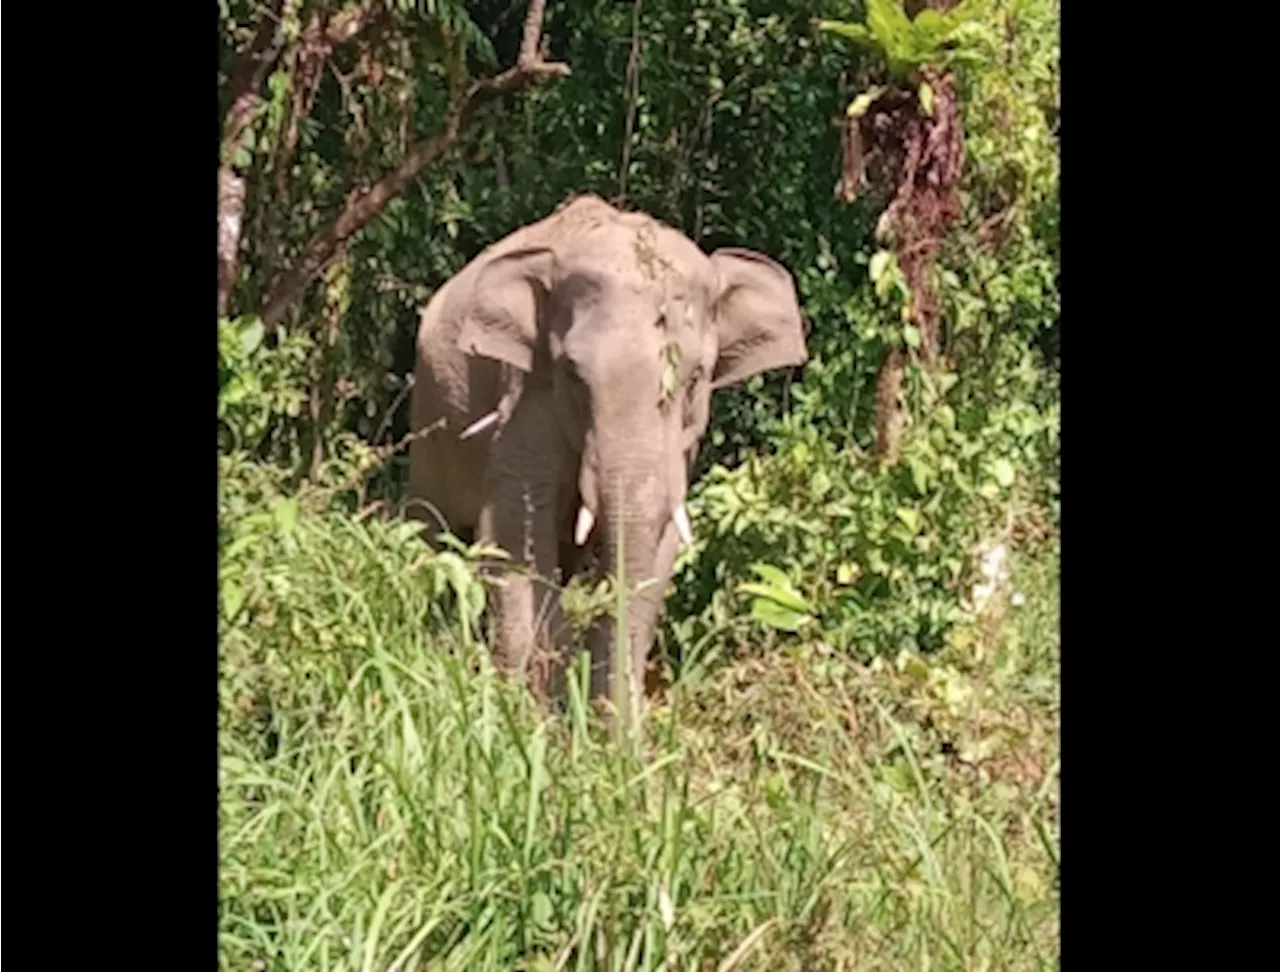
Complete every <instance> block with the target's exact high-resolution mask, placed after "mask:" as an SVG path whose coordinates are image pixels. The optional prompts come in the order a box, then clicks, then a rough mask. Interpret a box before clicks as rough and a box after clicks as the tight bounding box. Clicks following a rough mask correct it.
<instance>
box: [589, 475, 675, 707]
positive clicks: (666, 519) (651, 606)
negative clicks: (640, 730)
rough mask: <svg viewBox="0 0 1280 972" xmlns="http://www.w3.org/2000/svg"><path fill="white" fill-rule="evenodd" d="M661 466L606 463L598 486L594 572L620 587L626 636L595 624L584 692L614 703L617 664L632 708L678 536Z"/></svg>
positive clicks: (607, 623)
mask: <svg viewBox="0 0 1280 972" xmlns="http://www.w3.org/2000/svg"><path fill="white" fill-rule="evenodd" d="M663 468H664V466H663V463H662V462H661V459H660V456H659V455H657V454H655V455H651V456H648V457H647V460H646V459H645V458H644V457H642V456H639V455H637V454H634V453H633V454H632V455H629V456H627V457H626V459H625V462H623V463H619V464H613V465H612V467H610V466H609V465H606V466H605V467H604V468H603V469H602V471H601V472H602V475H601V483H600V487H601V488H600V492H599V494H598V495H599V499H600V504H599V505H600V509H599V510H598V513H597V515H598V517H599V522H598V526H597V530H598V532H599V535H600V552H601V555H602V558H603V563H602V565H601V566H602V567H603V568H604V570H605V571H607V572H608V573H609V574H611V575H613V576H614V578H615V583H616V582H617V580H618V577H617V574H618V571H619V568H621V570H622V575H623V576H622V579H623V580H624V581H625V585H626V591H627V596H626V602H625V603H626V622H627V623H626V629H627V630H626V634H627V637H625V638H618V637H617V635H616V625H615V624H614V619H613V617H612V616H610V617H609V618H606V619H604V620H602V621H601V623H599V624H597V625H596V627H595V628H594V629H593V631H592V635H591V639H590V648H591V669H592V671H591V694H592V695H593V696H594V697H597V698H599V697H608V698H612V699H614V700H615V701H618V699H617V697H616V696H615V695H614V685H613V682H612V675H613V674H614V673H615V672H616V671H618V666H619V665H621V664H623V663H624V659H625V661H626V662H627V663H629V665H630V678H629V683H630V685H629V690H630V693H631V696H632V701H633V703H635V704H638V703H639V698H640V686H642V685H643V684H644V666H645V664H646V662H647V659H648V656H649V649H650V647H651V645H652V643H653V635H654V629H655V627H656V625H657V621H658V616H659V614H660V613H661V610H662V603H663V599H664V595H665V592H666V586H667V583H668V581H669V580H670V577H671V567H672V564H673V562H674V559H675V552H676V548H677V545H678V539H679V531H678V529H677V527H676V525H675V521H674V519H673V517H672V506H673V504H672V503H671V501H670V497H669V496H668V489H667V485H668V484H667V482H666V477H665V476H664V475H663V472H662V471H663Z"/></svg>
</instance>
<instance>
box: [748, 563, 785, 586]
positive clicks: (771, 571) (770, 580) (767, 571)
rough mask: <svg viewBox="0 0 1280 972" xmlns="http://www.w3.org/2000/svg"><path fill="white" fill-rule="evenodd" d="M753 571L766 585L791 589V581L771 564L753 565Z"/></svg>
mask: <svg viewBox="0 0 1280 972" xmlns="http://www.w3.org/2000/svg"><path fill="white" fill-rule="evenodd" d="M751 569H752V570H753V571H754V572H755V574H756V576H757V577H759V578H760V579H761V580H762V581H764V582H765V583H766V584H773V585H775V586H776V587H785V588H790V587H791V581H790V580H789V579H788V578H787V575H786V574H785V573H783V572H782V571H781V570H779V569H778V568H777V567H774V566H772V565H771V564H759V563H757V564H752V565H751Z"/></svg>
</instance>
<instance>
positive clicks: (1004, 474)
mask: <svg viewBox="0 0 1280 972" xmlns="http://www.w3.org/2000/svg"><path fill="white" fill-rule="evenodd" d="M991 474H992V475H993V476H995V478H996V482H997V483H999V484H1000V487H1001V488H1002V489H1008V488H1009V487H1010V486H1012V485H1013V463H1011V462H1010V461H1009V460H1008V459H997V460H996V461H995V462H994V463H992V465H991Z"/></svg>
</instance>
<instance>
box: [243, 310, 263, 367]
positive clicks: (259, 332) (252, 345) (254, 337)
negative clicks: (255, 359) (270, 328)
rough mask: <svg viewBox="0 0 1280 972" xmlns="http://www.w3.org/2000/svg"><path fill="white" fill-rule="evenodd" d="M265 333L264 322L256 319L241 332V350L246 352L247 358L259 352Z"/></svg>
mask: <svg viewBox="0 0 1280 972" xmlns="http://www.w3.org/2000/svg"><path fill="white" fill-rule="evenodd" d="M265 333H266V332H265V329H264V328H263V326H262V321H261V320H260V319H259V318H256V317H255V318H254V319H253V320H252V321H250V322H249V324H248V325H247V326H246V327H245V328H244V329H243V330H242V331H241V332H240V350H241V351H243V352H244V354H245V357H248V356H249V355H251V354H253V352H255V351H257V350H258V347H259V345H261V344H262V338H263V336H264V334H265Z"/></svg>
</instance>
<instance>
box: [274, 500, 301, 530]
mask: <svg viewBox="0 0 1280 972" xmlns="http://www.w3.org/2000/svg"><path fill="white" fill-rule="evenodd" d="M272 512H273V514H274V515H275V520H276V526H277V527H278V528H279V530H280V532H281V533H282V534H283V535H284V536H286V537H287V536H289V535H290V534H292V533H293V530H294V527H296V526H297V525H298V500H297V497H293V496H290V497H281V498H280V499H278V500H276V502H275V509H274V510H273V511H272Z"/></svg>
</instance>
